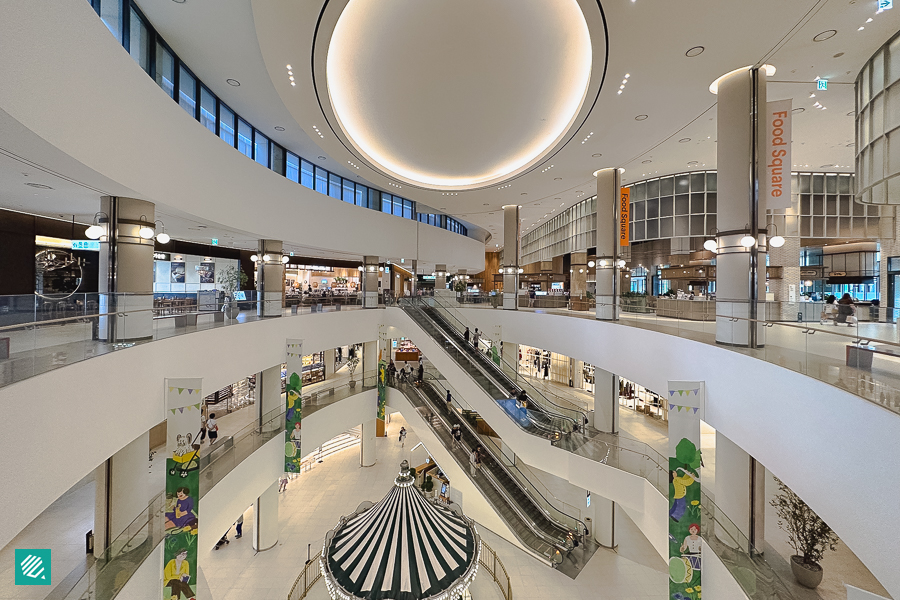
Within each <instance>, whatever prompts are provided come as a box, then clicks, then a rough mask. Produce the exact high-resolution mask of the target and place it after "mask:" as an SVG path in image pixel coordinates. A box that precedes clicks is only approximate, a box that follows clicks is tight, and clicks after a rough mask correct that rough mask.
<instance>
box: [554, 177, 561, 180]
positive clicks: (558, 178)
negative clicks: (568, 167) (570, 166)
mask: <svg viewBox="0 0 900 600" xmlns="http://www.w3.org/2000/svg"><path fill="white" fill-rule="evenodd" d="M553 181H562V177H554V178H553Z"/></svg>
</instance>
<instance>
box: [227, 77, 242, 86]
mask: <svg viewBox="0 0 900 600" xmlns="http://www.w3.org/2000/svg"><path fill="white" fill-rule="evenodd" d="M225 83H227V84H228V85H230V86H233V87H241V82H240V81H238V80H237V79H226V80H225Z"/></svg>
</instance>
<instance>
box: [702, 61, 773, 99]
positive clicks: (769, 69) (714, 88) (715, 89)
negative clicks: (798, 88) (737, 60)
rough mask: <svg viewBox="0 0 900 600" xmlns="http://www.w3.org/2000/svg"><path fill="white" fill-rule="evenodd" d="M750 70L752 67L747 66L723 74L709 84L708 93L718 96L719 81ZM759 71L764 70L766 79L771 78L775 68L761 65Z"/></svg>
mask: <svg viewBox="0 0 900 600" xmlns="http://www.w3.org/2000/svg"><path fill="white" fill-rule="evenodd" d="M752 68H753V65H749V66H746V67H741V68H740V69H735V70H734V71H729V72H728V73H725V74H724V75H722V76H721V77H719V78H718V79H716V80H715V81H713V82H712V83H711V84H709V91H710V92H712V93H713V94H718V93H719V82H720V81H722V80H723V79H725V78H726V77H731V76H732V75H734V74H735V73H740V72H741V71H747V70H749V69H752ZM760 69H765V71H766V77H771V76H772V75H774V74H775V67H773V66H772V65H763V66H761V67H760Z"/></svg>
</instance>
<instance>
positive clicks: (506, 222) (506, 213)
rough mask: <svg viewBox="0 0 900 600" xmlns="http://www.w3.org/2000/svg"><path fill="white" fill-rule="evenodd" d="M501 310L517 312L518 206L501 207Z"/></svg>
mask: <svg viewBox="0 0 900 600" xmlns="http://www.w3.org/2000/svg"><path fill="white" fill-rule="evenodd" d="M500 269H501V270H502V271H503V309H504V310H518V308H519V305H518V300H517V298H518V294H519V206H518V205H516V204H507V205H506V206H504V207H503V263H502V264H501V265H500Z"/></svg>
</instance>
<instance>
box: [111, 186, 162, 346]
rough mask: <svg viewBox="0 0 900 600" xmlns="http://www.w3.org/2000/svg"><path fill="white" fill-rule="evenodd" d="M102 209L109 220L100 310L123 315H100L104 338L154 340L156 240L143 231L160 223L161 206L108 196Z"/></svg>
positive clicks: (114, 339)
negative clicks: (158, 217) (142, 232)
mask: <svg viewBox="0 0 900 600" xmlns="http://www.w3.org/2000/svg"><path fill="white" fill-rule="evenodd" d="M100 211H101V213H102V214H103V215H105V216H102V217H101V219H103V220H105V221H106V223H105V224H106V235H104V236H102V237H101V238H100V269H99V281H98V286H99V287H98V290H99V292H100V312H101V313H113V312H115V313H118V316H116V317H100V320H99V321H100V322H99V336H100V338H101V339H103V340H106V341H108V342H111V343H112V342H119V341H125V340H138V339H145V338H149V337H151V336H152V335H153V313H152V311H151V309H152V308H153V240H152V239H149V240H145V239H143V238H142V237H141V236H140V234H139V232H140V229H141V228H142V227H151V228H154V227H155V225H154V220H155V218H156V207H155V205H154V204H153V203H152V202H146V201H144V200H135V199H134V198H120V197H118V196H103V197H102V198H101V199H100ZM125 294H128V295H125Z"/></svg>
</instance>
